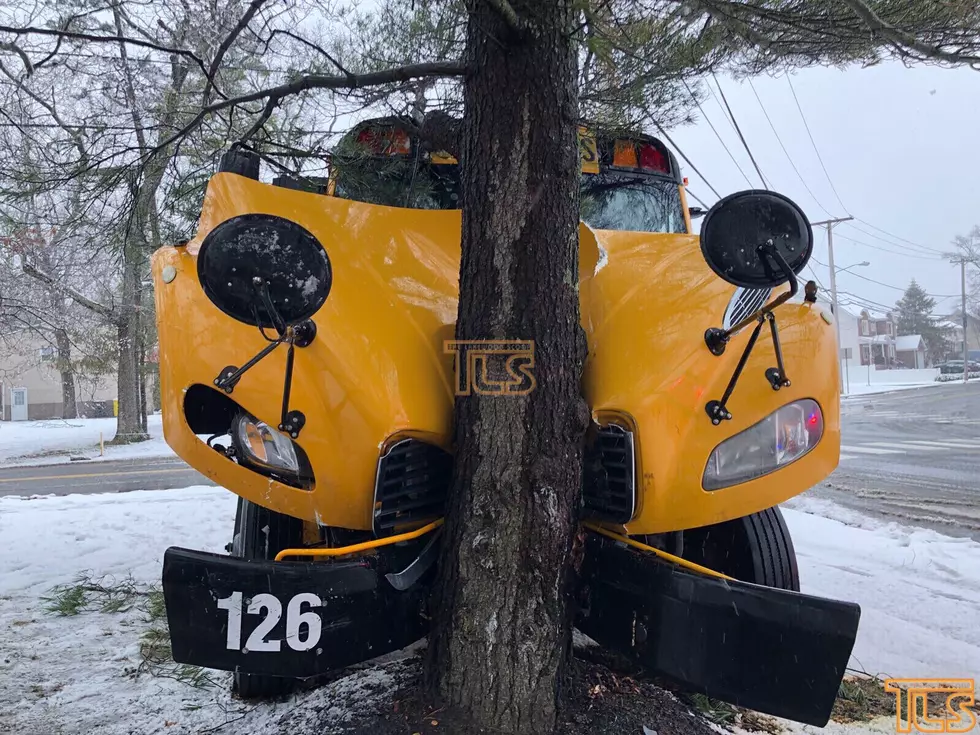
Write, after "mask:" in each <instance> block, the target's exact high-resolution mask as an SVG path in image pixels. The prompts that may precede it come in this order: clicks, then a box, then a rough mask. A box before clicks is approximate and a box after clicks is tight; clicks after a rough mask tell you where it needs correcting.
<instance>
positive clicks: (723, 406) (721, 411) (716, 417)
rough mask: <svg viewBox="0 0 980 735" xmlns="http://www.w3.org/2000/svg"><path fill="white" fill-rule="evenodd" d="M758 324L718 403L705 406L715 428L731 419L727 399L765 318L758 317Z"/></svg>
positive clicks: (710, 402) (733, 388)
mask: <svg viewBox="0 0 980 735" xmlns="http://www.w3.org/2000/svg"><path fill="white" fill-rule="evenodd" d="M758 321H759V323H758V324H756V325H755V329H753V330H752V334H751V336H750V337H749V342H748V344H747V345H745V350H744V351H743V352H742V357H740V358H739V361H738V365H736V366H735V372H734V373H732V377H731V380H729V381H728V387H727V388H725V393H724V395H723V396H722V397H721V400H720V401H708V403H707V405H705V407H704V410H705V411H707V413H708V417H709V418H710V419H711V423H712V424H714V425H715V426H717V425H718V424H720V423H721V422H722V421H730V420H731V418H732V414H731V412H730V411H729V410H728V408H727V404H728V399H729V398H731V397H732V393H733V392H734V391H735V385H736V384H737V383H738V379H739V378H740V377H741V375H742V370H744V369H745V363H747V362H748V361H749V355H750V354H752V348H753V347H755V343H756V341H757V340H758V339H759V333H760V332H762V325H763V324H765V321H766V320H765V317H762V316H760V317H758Z"/></svg>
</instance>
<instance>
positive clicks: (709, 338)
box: [704, 240, 800, 357]
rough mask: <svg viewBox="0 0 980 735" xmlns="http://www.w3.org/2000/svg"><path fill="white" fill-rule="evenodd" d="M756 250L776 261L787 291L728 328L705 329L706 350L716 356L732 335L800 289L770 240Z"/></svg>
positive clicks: (793, 274) (723, 350) (791, 270)
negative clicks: (786, 283)
mask: <svg viewBox="0 0 980 735" xmlns="http://www.w3.org/2000/svg"><path fill="white" fill-rule="evenodd" d="M757 252H758V253H759V255H760V256H762V257H769V258H772V259H773V260H775V261H776V265H777V266H779V270H781V271H782V272H783V275H784V276H785V277H786V281H787V282H788V283H789V291H786V292H784V293H782V294H780V295H779V296H778V297H777V298H776V299H775V300H774V301H772V302H771V303H769V304H766V305H765V306H763V307H762V308H760V309H758V310H757V311H755V312H753V313H751V314H749V315H748V316H746V317H745V318H744V319H742V320H741V321H739V322H738V323H737V324H733V325H732V326H730V327H729V328H728V329H720V328H718V327H711V328H710V329H707V330H706V331H705V333H704V343H705V344H706V345H707V346H708V350H710V351H711V354H712V355H714V356H716V357H720V356H721V355H724V354H725V348H726V347H727V346H728V341H729V340H730V339H731V338H732V336H733V335H735V334H738V333H739V332H741V331H742V330H743V329H745V328H746V327H747V326H748V325H749V324H751V323H752V322H754V321H758V320H759V318H761V317H764V316H765V315H766V314H768V313H771V312H772V311H774V310H775V309H776V307H778V306H782V305H783V304H785V303H786V302H787V301H789V300H790V299H791V298H793V297H794V296H796V293H797V292H798V291H799V290H800V282H799V280H798V279H797V278H796V274H795V273H794V272H793V269H792V268H790V267H789V263H787V262H786V259H785V258H783V256H782V255H780V254H779V251H778V250H776V247H775V245H773V242H772V240H769V241H767V242H766V243H765V244H764V245H760V246H759V247H758V249H757Z"/></svg>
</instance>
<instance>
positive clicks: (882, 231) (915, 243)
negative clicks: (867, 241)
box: [854, 217, 944, 255]
mask: <svg viewBox="0 0 980 735" xmlns="http://www.w3.org/2000/svg"><path fill="white" fill-rule="evenodd" d="M854 219H856V220H857V221H858V222H861V223H862V224H865V225H867V226H868V227H870V228H871V229H872V230H878V232H881V233H884V234H885V235H888V236H889V237H892V238H894V239H896V240H901V241H902V242H907V243H908V244H909V245H915V246H916V247H919V248H922V249H923V250H931V251H932V252H934V253H939V254H940V255H942V254H944V253H943V251H942V250H936V249H935V248H930V247H928V246H927V245H920V244H919V243H917V242H912V241H911V240H907V239H905V238H904V237H900V236H899V235H893V234H892V233H890V232H888V230H883V229H881V228H880V227H875V226H874V225H873V224H871V223H870V222H865V221H864V220H863V219H861V218H860V217H855V218H854Z"/></svg>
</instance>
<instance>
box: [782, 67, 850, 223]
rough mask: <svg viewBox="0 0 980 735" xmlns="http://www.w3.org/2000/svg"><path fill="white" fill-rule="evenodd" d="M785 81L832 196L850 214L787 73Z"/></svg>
mask: <svg viewBox="0 0 980 735" xmlns="http://www.w3.org/2000/svg"><path fill="white" fill-rule="evenodd" d="M785 76H786V81H787V82H789V89H790V91H791V92H792V93H793V99H794V100H795V101H796V109H797V110H799V113H800V119H801V120H803V127H805V128H806V134H807V136H808V137H809V138H810V145H812V146H813V152H814V153H816V154H817V160H818V161H820V168H822V169H823V175H824V176H826V177H827V183H828V184H830V188H831V190H832V191H833V192H834V196H835V197H836V198H837V203H838V204H840V206H841V208H842V209H843V210H844V212H845V213H847V214H850V212H848V211H847V207H846V206H845V205H844V202H843V201H841V198H840V194H838V193H837V187H835V186H834V182H833V181H832V180H831V178H830V174H829V173H827V167H826V166H825V165H824V162H823V157H822V156H821V155H820V149H819V148H817V144H816V142H815V141H814V140H813V133H811V132H810V125H809V123H807V121H806V115H804V114H803V108H802V107H801V106H800V100H799V98H798V97H797V96H796V90H795V89H794V88H793V80H792V79H791V78H790V76H789V74H786V75H785Z"/></svg>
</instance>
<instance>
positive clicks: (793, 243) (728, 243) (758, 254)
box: [701, 189, 813, 288]
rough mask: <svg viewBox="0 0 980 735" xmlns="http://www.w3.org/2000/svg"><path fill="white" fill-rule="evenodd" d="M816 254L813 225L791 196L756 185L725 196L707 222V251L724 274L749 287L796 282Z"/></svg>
mask: <svg viewBox="0 0 980 735" xmlns="http://www.w3.org/2000/svg"><path fill="white" fill-rule="evenodd" d="M812 253H813V230H812V229H811V227H810V222H809V221H808V220H807V218H806V215H805V214H803V210H802V209H800V208H799V207H798V206H797V205H796V204H795V203H794V202H792V201H791V200H790V199H789V198H788V197H785V196H783V195H782V194H776V193H775V192H771V191H762V190H758V189H750V190H748V191H740V192H736V193H735V194H730V195H728V196H727V197H725V198H724V199H720V200H719V201H718V202H716V203H715V205H714V206H713V207H712V208H711V209H710V210H708V213H707V214H706V215H705V218H704V223H703V224H702V225H701V254H702V255H703V256H704V259H705V261H706V262H707V263H708V266H709V267H710V268H711V270H713V271H714V272H715V273H716V274H717V275H718V276H719V277H720V278H722V279H724V280H726V281H728V282H729V283H731V284H734V285H736V286H741V287H743V288H775V287H776V286H779V285H782V284H784V283H787V282H791V281H794V280H795V279H794V278H793V275H794V274H797V273H799V272H800V271H802V270H803V268H804V266H806V264H807V261H809V260H810V255H811V254H812Z"/></svg>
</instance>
